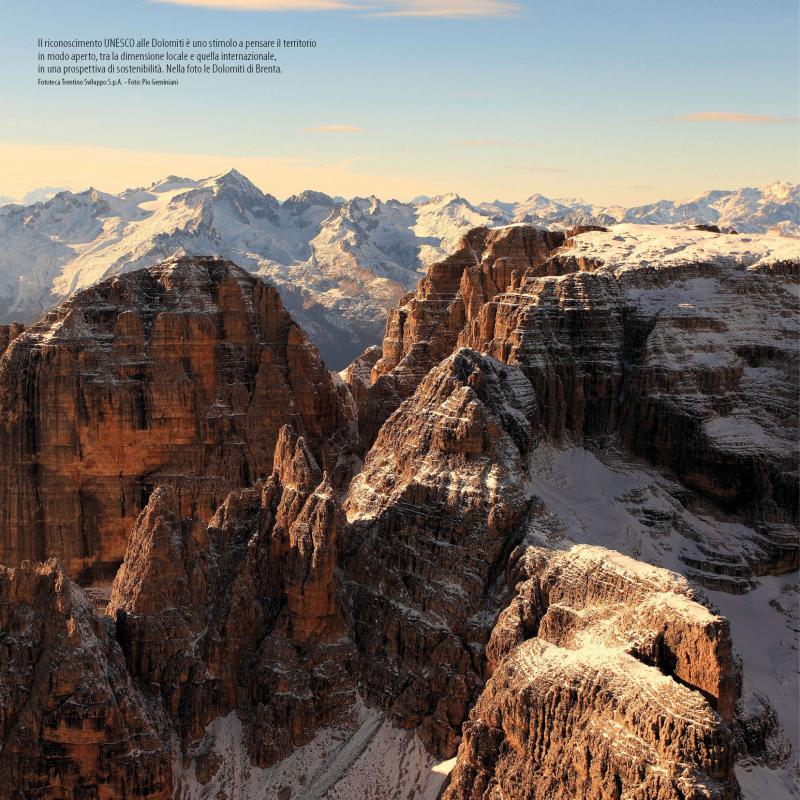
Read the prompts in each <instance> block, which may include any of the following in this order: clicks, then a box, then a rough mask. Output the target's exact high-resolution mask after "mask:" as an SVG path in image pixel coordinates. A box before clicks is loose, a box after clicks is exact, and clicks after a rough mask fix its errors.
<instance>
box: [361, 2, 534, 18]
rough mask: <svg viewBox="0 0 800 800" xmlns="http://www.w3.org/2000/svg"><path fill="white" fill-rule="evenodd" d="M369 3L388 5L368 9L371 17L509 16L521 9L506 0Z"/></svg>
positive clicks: (517, 4)
mask: <svg viewBox="0 0 800 800" xmlns="http://www.w3.org/2000/svg"><path fill="white" fill-rule="evenodd" d="M370 5H372V6H381V5H385V6H388V7H387V8H386V9H379V8H376V9H375V10H372V11H369V12H368V13H369V15H370V16H373V17H439V18H441V17H449V18H451V19H452V18H455V19H466V18H469V17H511V16H514V15H516V14H518V13H519V12H520V11H521V9H522V7H521V5H520V4H519V3H516V2H508V0H402V1H401V2H393V0H387V2H381V0H378V2H377V3H372V4H370Z"/></svg>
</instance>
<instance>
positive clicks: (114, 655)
mask: <svg viewBox="0 0 800 800" xmlns="http://www.w3.org/2000/svg"><path fill="white" fill-rule="evenodd" d="M0 651H1V652H2V657H0V686H2V691H0V740H2V742H3V747H2V750H0V785H2V786H3V787H4V788H3V789H2V790H0V793H2V794H3V795H4V796H9V797H10V796H13V793H21V794H22V795H24V796H26V797H42V798H53V800H55V798H68V800H78V798H80V797H85V796H87V794H89V795H93V796H97V797H123V796H124V797H130V798H142V799H144V798H147V799H148V800H167V798H169V797H171V796H172V771H171V754H170V748H169V744H168V742H167V740H166V739H165V736H166V735H167V733H166V731H165V730H164V729H163V728H162V727H161V725H160V722H159V721H158V718H157V716H153V715H151V713H150V709H149V708H148V706H147V704H146V703H145V702H144V700H143V698H142V697H141V696H140V695H139V694H138V692H137V691H136V689H135V687H134V685H133V682H132V681H131V680H130V677H129V676H128V673H127V671H126V669H125V661H124V659H123V656H122V652H121V650H120V649H119V646H118V645H117V643H116V642H115V641H114V638H113V631H110V630H109V629H108V628H107V626H106V625H104V624H103V622H102V621H101V620H100V619H98V618H97V617H96V616H95V614H94V611H93V609H92V606H91V604H90V603H89V601H88V600H87V599H86V597H85V596H84V595H83V593H82V592H81V591H80V590H79V589H78V587H77V586H76V585H75V584H74V583H72V581H71V580H70V579H69V578H68V577H67V576H66V574H65V573H64V571H63V570H62V569H61V567H60V565H59V564H58V563H57V562H56V561H54V560H50V561H46V562H44V563H40V564H31V563H30V562H25V563H24V564H22V565H20V567H19V568H17V569H8V568H6V567H0ZM109 742H113V743H114V744H113V747H109ZM10 790H13V792H12V794H9V791H10Z"/></svg>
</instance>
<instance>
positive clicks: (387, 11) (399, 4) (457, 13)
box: [149, 0, 522, 19]
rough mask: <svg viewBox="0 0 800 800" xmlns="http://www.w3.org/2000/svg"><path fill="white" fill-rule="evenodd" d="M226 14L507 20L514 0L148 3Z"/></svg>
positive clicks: (517, 7)
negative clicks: (310, 13)
mask: <svg viewBox="0 0 800 800" xmlns="http://www.w3.org/2000/svg"><path fill="white" fill-rule="evenodd" d="M149 2H151V3H167V4H171V5H180V6H197V7H199V8H218V9H225V10H228V11H354V12H356V13H359V14H362V15H366V16H371V17H439V18H461V19H464V18H468V17H508V16H513V15H514V14H517V13H519V12H520V11H521V9H522V6H521V3H519V2H517V1H516V0H149Z"/></svg>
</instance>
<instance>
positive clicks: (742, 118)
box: [661, 111, 798, 125]
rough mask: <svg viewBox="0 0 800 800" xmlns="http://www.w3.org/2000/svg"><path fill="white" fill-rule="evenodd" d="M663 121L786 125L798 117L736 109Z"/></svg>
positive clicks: (795, 120) (681, 116)
mask: <svg viewBox="0 0 800 800" xmlns="http://www.w3.org/2000/svg"><path fill="white" fill-rule="evenodd" d="M661 121H662V122H728V123H745V124H750V125H785V124H786V123H789V122H797V121H798V118H797V117H775V116H772V115H770V114H740V113H738V112H735V111H695V112H693V113H691V114H680V115H679V116H677V117H666V118H665V119H663V120H661Z"/></svg>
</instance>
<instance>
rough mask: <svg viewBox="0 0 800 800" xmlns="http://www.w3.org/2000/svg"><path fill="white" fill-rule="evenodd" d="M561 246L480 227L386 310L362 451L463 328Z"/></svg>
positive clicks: (530, 232)
mask: <svg viewBox="0 0 800 800" xmlns="http://www.w3.org/2000/svg"><path fill="white" fill-rule="evenodd" d="M564 241H565V235H564V234H563V233H560V232H549V231H542V230H537V229H536V228H531V227H528V226H511V227H508V228H500V229H497V230H489V229H488V228H475V229H474V230H472V231H470V232H469V233H468V234H467V235H465V236H464V238H463V239H462V240H461V242H460V244H459V246H458V248H457V250H456V251H455V253H453V255H451V256H449V257H448V258H446V259H445V260H444V261H441V262H438V263H435V264H432V265H431V266H430V267H429V268H428V272H427V274H426V276H425V277H424V278H422V279H421V280H420V282H419V284H418V286H417V289H416V292H412V293H410V294H408V295H406V296H405V297H403V299H402V300H401V301H400V305H399V306H398V307H397V308H395V309H393V310H391V311H390V312H389V317H388V320H387V323H386V336H385V337H384V340H383V355H382V357H381V359H380V360H379V361H378V362H377V364H376V365H375V367H374V369H373V373H372V380H373V386H372V388H371V390H370V392H369V393H368V394H367V395H366V396H364V397H363V398H362V399H361V401H360V402H359V408H360V414H359V428H360V431H361V440H362V447H364V448H368V447H369V446H370V445H371V444H372V442H373V441H374V439H375V436H376V435H377V432H378V430H379V429H380V426H381V425H382V424H383V422H384V421H385V420H386V419H387V418H388V417H389V415H390V414H391V413H392V412H393V411H394V410H395V408H397V406H398V405H399V404H400V402H402V400H404V399H405V398H407V397H410V396H411V395H412V394H413V393H414V391H415V390H416V388H417V386H418V385H419V383H420V381H421V380H422V379H423V378H424V377H425V375H426V374H427V373H428V371H429V370H430V369H432V368H433V367H434V366H435V365H436V364H438V363H439V362H440V361H441V360H442V359H443V358H446V357H447V356H449V355H450V353H452V352H453V348H454V347H455V345H456V341H457V339H458V335H459V333H460V332H461V330H462V328H463V327H464V325H465V324H466V323H467V322H468V321H469V320H471V319H472V318H473V317H474V316H475V315H476V314H477V313H478V312H479V310H480V308H481V307H482V305H483V304H484V303H487V302H489V301H491V300H493V299H494V298H495V296H496V295H498V294H499V293H501V292H503V291H505V290H506V289H507V288H509V287H510V286H513V285H514V282H515V281H518V280H519V279H520V276H521V275H523V274H524V273H525V271H526V270H528V269H531V268H536V267H538V266H539V265H541V264H542V263H544V261H545V260H546V259H547V258H548V257H549V256H550V254H551V253H552V252H553V251H554V250H555V249H556V248H557V247H559V246H560V245H562V244H563V243H564Z"/></svg>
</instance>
